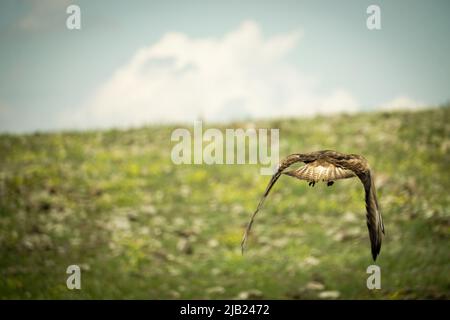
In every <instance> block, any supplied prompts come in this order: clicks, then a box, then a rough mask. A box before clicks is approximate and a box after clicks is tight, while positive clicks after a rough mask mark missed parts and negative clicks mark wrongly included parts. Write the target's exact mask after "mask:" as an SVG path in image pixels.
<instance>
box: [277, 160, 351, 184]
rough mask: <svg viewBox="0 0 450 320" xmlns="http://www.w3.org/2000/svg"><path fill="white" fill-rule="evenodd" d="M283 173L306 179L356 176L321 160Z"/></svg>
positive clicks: (316, 179)
mask: <svg viewBox="0 0 450 320" xmlns="http://www.w3.org/2000/svg"><path fill="white" fill-rule="evenodd" d="M285 174H287V175H290V176H292V177H295V178H297V179H300V180H307V181H334V180H338V179H347V178H352V177H355V176H356V175H355V173H354V172H353V171H351V170H347V169H343V168H340V167H337V166H335V165H333V164H331V163H328V162H323V161H322V162H318V161H314V162H311V163H308V164H306V165H304V166H302V167H300V168H298V169H296V170H292V171H288V172H285Z"/></svg>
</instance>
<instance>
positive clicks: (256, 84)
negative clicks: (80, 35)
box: [70, 21, 358, 126]
mask: <svg viewBox="0 0 450 320" xmlns="http://www.w3.org/2000/svg"><path fill="white" fill-rule="evenodd" d="M300 38H301V32H300V31H298V30H294V31H292V32H287V33H284V34H279V35H275V36H270V37H265V36H264V35H263V34H262V32H261V30H260V27H259V25H258V24H256V23H255V22H252V21H246V22H243V23H242V24H241V25H240V26H239V27H238V28H237V29H236V30H233V31H231V32H229V33H227V34H225V35H224V36H222V37H220V38H200V39H194V38H191V37H189V36H188V35H186V34H183V33H179V32H171V33H167V34H165V35H164V36H163V37H162V38H161V39H160V40H159V41H158V42H156V43H155V44H153V45H150V46H148V47H145V48H142V49H140V50H138V52H136V54H135V55H134V56H133V57H132V58H131V60H130V61H129V62H128V63H126V64H125V65H124V66H122V67H121V68H119V69H118V70H116V72H115V73H114V74H113V76H112V77H111V78H110V79H109V80H108V81H106V83H104V84H103V85H101V86H100V87H99V88H98V89H97V90H96V91H95V93H94V95H93V96H92V97H91V99H89V100H88V101H87V102H86V104H85V105H84V106H83V108H82V111H81V113H79V114H78V115H77V116H76V117H74V115H70V122H71V125H76V126H79V125H82V126H111V125H115V126H126V125H138V124H142V123H145V122H179V121H183V122H186V121H192V120H194V119H196V118H199V117H202V118H204V119H206V120H214V121H226V120H233V119H239V118H245V117H252V118H255V117H257V118H259V117H271V116H309V115H313V114H317V113H326V114H328V113H335V112H340V111H346V112H352V111H356V110H357V109H358V103H357V101H356V100H355V98H354V97H353V96H352V95H351V94H350V93H349V92H347V91H345V90H344V89H336V90H334V91H332V92H329V93H327V94H321V93H319V83H318V82H317V81H316V80H315V79H313V78H311V77H308V76H305V75H303V74H302V73H301V72H300V70H298V68H297V67H296V66H294V65H293V64H292V63H289V62H288V61H287V59H286V57H287V55H288V54H289V53H291V52H292V51H293V50H294V49H295V48H296V46H297V45H298V42H299V39H300Z"/></svg>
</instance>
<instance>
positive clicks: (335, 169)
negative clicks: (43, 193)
mask: <svg viewBox="0 0 450 320" xmlns="http://www.w3.org/2000/svg"><path fill="white" fill-rule="evenodd" d="M299 162H303V163H304V164H305V165H303V166H301V167H300V168H298V169H294V170H287V169H288V168H289V167H290V166H291V165H293V164H294V163H299ZM282 174H285V175H288V176H291V177H294V178H297V179H300V180H306V181H307V182H308V183H309V186H312V187H314V185H315V184H316V183H317V182H319V181H323V182H326V183H327V185H328V186H331V185H333V183H334V181H335V180H339V179H348V178H353V177H358V178H359V180H360V181H361V183H362V184H363V186H364V191H365V202H366V212H367V214H366V218H367V228H368V229H369V237H370V243H371V249H372V257H373V260H374V261H375V260H376V259H377V256H378V254H379V253H380V249H381V240H382V236H383V234H384V224H383V219H382V217H381V213H380V211H379V207H378V201H377V195H376V190H375V184H374V179H373V174H372V172H371V170H370V167H369V164H368V162H367V160H366V159H365V158H364V157H362V156H360V155H357V154H344V153H340V152H336V151H332V150H323V151H316V152H310V153H295V154H291V155H289V156H288V157H287V158H286V159H284V160H283V161H282V162H281V163H280V164H279V166H278V170H277V172H276V173H275V174H274V175H273V176H272V178H271V179H270V182H269V184H268V185H267V187H266V191H265V192H264V194H263V196H262V198H261V200H260V201H259V204H258V207H257V208H256V210H255V212H254V213H253V215H252V217H251V219H250V222H249V223H248V225H247V229H246V230H245V233H244V237H243V239H242V242H241V250H242V254H243V253H244V249H245V245H246V242H247V238H248V234H249V232H250V229H251V227H252V224H253V221H254V219H255V216H256V214H257V213H258V211H259V210H260V209H261V207H262V205H263V203H264V201H265V199H266V198H267V196H268V195H269V192H270V190H271V189H272V187H273V185H274V184H275V182H276V181H277V180H278V178H279V177H280V176H281V175H282Z"/></svg>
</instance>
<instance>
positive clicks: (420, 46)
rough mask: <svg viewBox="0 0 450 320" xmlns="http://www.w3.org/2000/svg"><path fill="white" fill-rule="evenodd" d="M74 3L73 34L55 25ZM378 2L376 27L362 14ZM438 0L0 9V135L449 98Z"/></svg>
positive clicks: (449, 23)
mask: <svg viewBox="0 0 450 320" xmlns="http://www.w3.org/2000/svg"><path fill="white" fill-rule="evenodd" d="M70 4H78V5H79V6H80V8H81V23H82V29H81V30H68V29H67V28H66V26H65V20H66V18H67V16H68V15H67V14H66V8H67V6H68V5H70ZM370 4H377V5H379V6H380V8H381V25H382V29H381V30H376V31H370V30H368V29H367V28H366V19H367V16H368V15H367V13H366V8H367V7H368V6H369V5H370ZM449 14H450V2H448V1H361V0H358V1H214V0H210V1H195V0H194V1H120V2H119V1H101V0H98V1H51V0H42V1H37V0H34V1H31V0H29V1H9V0H7V1H2V2H0V43H1V50H0V131H2V132H4V131H7V132H32V131H35V130H59V129H71V128H97V127H110V126H119V127H120V126H129V125H141V124H146V123H154V122H171V121H177V122H180V121H185V122H189V121H192V120H193V119H195V118H198V117H202V118H204V119H206V120H212V121H228V120H233V119H240V118H263V117H277V116H310V115H314V114H318V113H322V114H323V113H324V114H328V113H334V112H343V111H344V112H357V111H359V110H366V109H381V108H384V109H390V108H396V107H410V108H416V107H420V106H422V105H436V104H441V103H445V102H447V101H449V93H450V90H449V89H450V59H449V58H448V56H449V55H448V53H449V52H450V41H449V40H448V39H449V35H450V19H449Z"/></svg>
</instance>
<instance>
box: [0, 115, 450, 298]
mask: <svg viewBox="0 0 450 320" xmlns="http://www.w3.org/2000/svg"><path fill="white" fill-rule="evenodd" d="M245 125H248V124H247V123H235V124H233V125H228V126H226V127H233V126H235V127H241V126H245ZM254 125H255V127H257V128H280V156H281V157H284V156H286V155H288V154H290V153H294V152H307V151H314V150H321V149H334V150H338V151H341V152H346V153H359V154H362V155H364V156H366V158H367V159H368V160H369V162H370V163H371V166H372V167H373V169H374V171H375V174H376V185H377V187H378V195H379V201H380V206H381V210H382V213H383V217H384V221H385V226H386V237H385V239H384V243H383V246H382V250H381V254H380V256H379V258H378V260H377V263H376V264H377V265H379V266H380V267H381V275H382V280H381V281H382V284H381V285H382V289H381V290H374V291H370V290H368V289H367V288H366V279H367V277H368V275H367V274H366V268H367V267H368V266H369V265H371V264H373V261H372V259H371V255H370V245H369V240H368V234H367V227H366V222H365V207H364V201H363V199H364V192H363V188H362V186H361V185H360V183H359V182H358V181H357V180H355V179H351V180H344V181H338V182H337V183H335V184H334V185H333V186H332V187H326V185H324V184H319V185H316V186H315V187H314V188H310V187H308V185H307V183H306V182H300V181H297V180H294V179H292V178H290V177H286V176H285V177H282V178H281V179H280V180H279V182H278V183H277V184H276V185H275V187H274V189H273V191H272V193H271V195H270V196H269V200H268V201H267V202H266V205H265V207H264V209H263V210H262V212H261V213H260V214H259V216H258V217H257V220H256V222H255V225H254V228H253V232H252V234H251V237H250V239H249V243H248V251H247V252H246V254H245V256H241V254H240V248H239V243H240V240H241V237H242V233H243V230H244V227H245V225H246V223H247V222H248V219H249V216H250V214H251V213H252V211H253V210H254V209H255V206H256V205H257V203H258V201H259V198H260V196H261V193H262V192H263V190H264V188H265V186H266V184H267V181H268V179H269V177H267V176H261V175H260V174H259V166H256V165H229V166H226V165H212V166H208V165H181V166H176V165H174V164H172V162H171V159H170V151H171V148H172V146H173V145H174V143H171V142H170V134H171V132H172V130H173V129H174V127H168V126H160V127H159V126H157V127H147V128H142V129H136V130H128V131H119V130H110V131H101V132H100V131H99V132H83V133H69V132H67V133H61V134H57V133H52V134H33V135H1V136H0V155H1V157H0V298H2V299H4V298H32V299H34V298H40V299H41V298H58V299H59V298H68V299H79V298H112V299H115V298H143V299H160V298H168V299H176V298H201V299H203V298H212V299H219V298H269V299H272V298H275V299H277V298H287V299H307V298H310V299H311V298H312V299H314V298H326V297H334V298H336V297H337V298H343V299H346V298H357V299H360V298H369V299H381V298H383V299H385V298H387V299H404V298H426V299H435V298H446V299H449V298H450V269H449V267H450V251H449V236H450V196H449V190H450V180H449V179H450V178H449V177H450V175H449V173H450V166H449V164H450V152H449V151H450V108H448V107H447V108H440V109H433V110H427V111H420V112H417V113H408V112H400V113H389V114H388V113H375V114H374V113H366V114H358V115H351V116H347V115H341V116H336V117H331V118H323V117H317V118H314V119H294V120H277V121H275V120H274V121H260V122H256V123H255V124H254ZM223 128H225V127H223ZM71 264H78V265H79V266H80V267H81V269H82V289H81V290H79V291H77V290H74V291H70V290H68V289H67V288H66V278H67V275H66V268H67V266H68V265H71ZM329 291H332V292H331V293H329Z"/></svg>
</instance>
